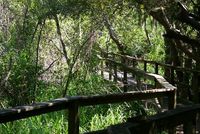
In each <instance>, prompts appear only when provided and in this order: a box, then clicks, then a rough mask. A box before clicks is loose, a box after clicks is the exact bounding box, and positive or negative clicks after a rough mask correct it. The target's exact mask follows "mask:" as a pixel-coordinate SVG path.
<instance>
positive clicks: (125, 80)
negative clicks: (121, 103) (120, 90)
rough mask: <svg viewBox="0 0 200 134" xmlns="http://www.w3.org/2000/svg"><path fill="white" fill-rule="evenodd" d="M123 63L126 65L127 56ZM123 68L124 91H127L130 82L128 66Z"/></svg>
mask: <svg viewBox="0 0 200 134" xmlns="http://www.w3.org/2000/svg"><path fill="white" fill-rule="evenodd" d="M123 63H124V65H126V59H125V58H123ZM123 70H124V79H123V84H124V92H127V84H128V78H127V71H126V68H123Z"/></svg>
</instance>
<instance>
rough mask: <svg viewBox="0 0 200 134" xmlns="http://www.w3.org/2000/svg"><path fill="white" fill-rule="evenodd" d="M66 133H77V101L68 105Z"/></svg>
mask: <svg viewBox="0 0 200 134" xmlns="http://www.w3.org/2000/svg"><path fill="white" fill-rule="evenodd" d="M68 133H69V134H79V112H78V104H77V103H71V105H70V106H69V114H68Z"/></svg>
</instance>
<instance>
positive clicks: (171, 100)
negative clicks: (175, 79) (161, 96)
mask: <svg viewBox="0 0 200 134" xmlns="http://www.w3.org/2000/svg"><path fill="white" fill-rule="evenodd" d="M175 108H176V89H175V90H174V91H173V92H170V93H168V109H169V110H172V109H175Z"/></svg>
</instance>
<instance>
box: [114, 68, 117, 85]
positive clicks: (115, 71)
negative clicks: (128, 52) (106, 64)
mask: <svg viewBox="0 0 200 134" xmlns="http://www.w3.org/2000/svg"><path fill="white" fill-rule="evenodd" d="M114 81H115V82H117V65H116V64H114Z"/></svg>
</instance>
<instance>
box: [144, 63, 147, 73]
mask: <svg viewBox="0 0 200 134" xmlns="http://www.w3.org/2000/svg"><path fill="white" fill-rule="evenodd" d="M144 71H145V72H147V61H144Z"/></svg>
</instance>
